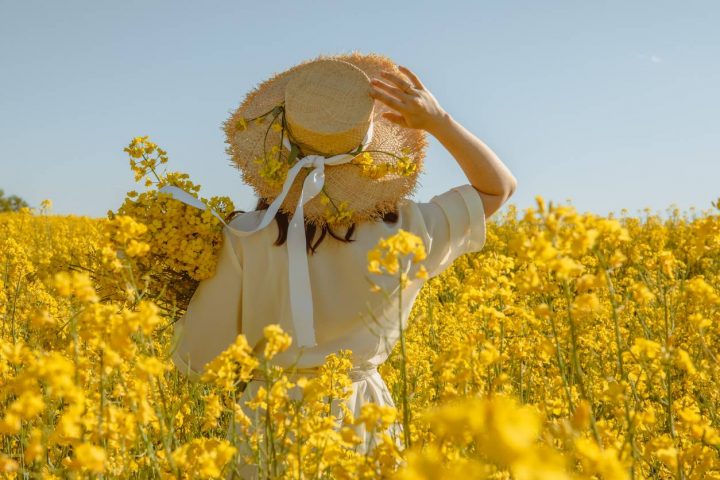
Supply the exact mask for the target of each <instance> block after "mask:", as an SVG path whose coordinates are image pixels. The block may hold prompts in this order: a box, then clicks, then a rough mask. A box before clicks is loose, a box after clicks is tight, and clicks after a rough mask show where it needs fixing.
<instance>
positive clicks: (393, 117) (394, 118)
mask: <svg viewBox="0 0 720 480" xmlns="http://www.w3.org/2000/svg"><path fill="white" fill-rule="evenodd" d="M382 116H383V117H384V118H387V119H388V120H390V121H391V122H392V123H396V124H398V125H400V126H402V127H407V126H408V125H407V122H406V121H405V117H403V116H402V115H399V114H397V113H392V112H385V113H383V114H382Z"/></svg>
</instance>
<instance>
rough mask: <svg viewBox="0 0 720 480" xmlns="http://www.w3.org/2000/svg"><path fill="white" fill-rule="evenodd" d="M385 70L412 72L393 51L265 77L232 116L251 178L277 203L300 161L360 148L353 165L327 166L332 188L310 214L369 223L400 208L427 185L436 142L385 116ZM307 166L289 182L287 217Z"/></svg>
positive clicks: (234, 147)
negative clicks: (379, 95) (428, 153)
mask: <svg viewBox="0 0 720 480" xmlns="http://www.w3.org/2000/svg"><path fill="white" fill-rule="evenodd" d="M383 70H388V71H391V72H394V73H397V74H399V75H401V76H402V75H403V74H402V73H401V72H400V71H399V69H398V68H397V66H396V65H395V63H394V62H393V61H392V60H390V59H389V58H388V57H386V56H383V55H378V54H367V55H364V54H360V53H357V52H352V53H350V54H344V55H320V56H318V57H316V58H315V59H312V60H308V61H305V62H302V63H300V64H298V65H296V66H294V67H292V68H290V69H288V70H286V71H284V72H281V73H277V74H274V75H273V76H271V77H270V78H269V79H267V80H265V81H263V82H262V83H260V84H259V85H258V86H257V87H255V88H254V89H253V90H252V91H251V92H250V93H248V94H247V95H246V97H245V99H244V100H243V101H242V103H241V104H240V106H239V107H238V108H237V109H236V110H235V111H234V112H233V113H232V115H231V116H230V118H229V119H228V120H226V121H225V122H224V123H223V130H224V131H225V134H226V137H227V138H226V142H225V143H227V144H228V146H227V147H226V151H227V153H228V154H229V155H230V156H231V158H232V164H234V165H235V166H236V167H237V168H238V169H239V170H240V172H241V174H242V178H243V181H244V182H245V183H247V184H248V185H250V186H251V187H252V188H253V190H254V191H255V193H256V194H257V195H258V196H259V197H262V198H264V199H266V201H267V202H268V203H270V202H272V201H273V200H274V199H275V198H276V197H278V196H279V195H280V194H281V192H282V190H283V184H284V183H285V180H286V179H287V170H288V168H290V167H292V165H293V164H294V163H297V161H298V159H301V158H303V157H305V156H309V155H320V156H323V157H330V156H333V155H338V154H343V153H351V154H352V155H353V157H354V159H353V160H352V161H350V162H346V163H342V164H336V165H332V164H326V168H325V169H324V173H325V181H324V187H323V189H322V192H321V193H319V194H318V195H316V196H314V197H313V198H312V199H311V200H309V201H308V202H307V203H306V204H305V206H304V216H305V218H306V220H307V221H308V222H310V223H313V224H315V225H323V224H325V223H334V224H349V223H359V222H363V221H367V220H371V219H377V218H379V217H380V216H381V215H382V214H384V213H386V212H388V211H392V210H394V209H395V208H396V204H397V202H398V200H400V199H402V198H404V197H408V196H411V195H412V194H413V193H414V191H415V189H416V188H417V181H418V178H417V177H418V175H419V173H420V172H421V171H422V166H423V159H424V157H425V149H426V146H427V140H426V136H425V132H424V131H423V130H420V129H409V128H404V127H401V126H399V125H397V124H394V123H392V122H390V121H389V120H387V119H385V118H384V117H382V113H384V112H386V111H392V110H391V109H390V108H389V107H387V106H386V105H385V104H383V103H382V102H379V101H378V102H375V101H374V99H373V98H372V97H370V95H369V93H370V91H371V88H372V87H371V84H370V77H379V76H380V72H381V71H383ZM368 130H369V131H368ZM368 137H371V139H370V141H369V143H368V144H367V145H365V146H364V147H363V145H362V142H363V140H364V139H365V140H367V138H368ZM363 152H365V153H364V154H363ZM303 172H308V170H307V169H303V170H302V171H299V172H298V174H297V177H296V178H295V179H294V181H293V183H292V185H288V186H286V187H288V188H289V189H288V190H287V194H286V196H285V198H284V200H283V202H282V203H281V206H280V210H281V211H283V212H285V213H287V214H292V213H293V212H294V211H295V207H296V205H297V202H298V199H299V197H300V194H301V190H302V188H303V179H304V178H305V177H306V175H304V174H303ZM341 212H342V213H343V214H340V215H339V213H341Z"/></svg>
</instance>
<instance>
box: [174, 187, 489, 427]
mask: <svg viewBox="0 0 720 480" xmlns="http://www.w3.org/2000/svg"><path fill="white" fill-rule="evenodd" d="M262 213H263V212H262V211H258V212H248V213H246V214H241V215H238V216H237V217H235V218H234V219H233V220H232V221H231V222H230V225H231V226H241V225H242V226H245V225H247V226H246V227H245V228H250V227H251V226H252V225H255V224H257V222H258V221H259V216H261V215H262ZM398 214H399V218H398V221H397V222H396V223H385V222H383V221H382V220H381V221H378V222H367V223H361V224H358V225H356V228H355V232H354V234H353V238H355V239H356V240H355V241H353V242H350V243H344V242H340V241H338V240H336V239H334V238H332V237H331V236H330V235H327V236H326V238H325V239H324V240H323V241H322V243H321V244H320V245H319V246H318V248H317V251H316V253H315V254H312V255H310V256H309V257H308V263H309V269H310V283H311V286H312V295H313V305H314V325H315V336H316V341H317V345H316V346H315V347H312V348H308V347H305V348H304V352H302V355H300V357H299V359H298V354H299V350H298V348H297V347H296V346H295V345H294V344H293V345H292V346H291V347H290V349H288V350H287V351H285V352H283V353H281V354H279V355H278V356H276V357H275V359H274V360H273V361H274V362H275V364H277V365H280V366H290V365H292V364H294V365H296V366H297V367H314V366H317V365H321V364H323V363H324V360H325V357H326V356H327V355H329V354H331V353H335V352H337V351H338V350H341V349H350V350H352V352H353V365H354V366H353V370H352V371H351V378H352V379H353V393H352V396H351V397H350V399H349V401H348V407H349V408H350V410H351V411H352V412H353V413H354V414H355V415H356V416H358V415H359V413H360V407H361V406H362V405H363V404H365V403H367V402H375V403H378V404H380V405H393V406H394V403H393V399H392V397H391V395H390V391H389V390H388V388H387V385H386V384H385V382H384V381H383V379H382V378H381V376H380V374H379V373H378V371H377V367H378V366H379V365H381V364H382V363H383V362H384V361H385V360H386V359H387V358H388V356H389V355H390V353H391V351H392V349H393V347H394V346H395V344H396V342H397V341H398V339H399V329H398V300H397V288H398V285H397V284H398V280H397V277H394V278H390V277H383V276H379V275H376V274H372V273H369V272H368V259H367V254H368V251H369V250H371V249H372V248H374V247H375V246H376V245H377V243H378V241H379V240H380V239H381V238H387V237H390V236H391V235H393V234H395V233H397V231H398V229H400V228H402V229H403V230H406V231H409V232H411V233H414V234H415V235H418V236H419V237H420V238H421V239H422V240H423V242H424V245H425V250H426V252H427V258H426V259H425V260H424V261H423V262H422V264H424V265H425V268H426V269H427V271H428V277H429V278H432V277H434V276H436V275H438V274H440V273H442V271H443V270H445V269H446V268H447V267H448V266H450V265H451V264H452V262H453V261H454V260H455V259H456V258H457V257H459V256H460V255H462V254H464V253H468V252H476V251H479V250H481V249H482V248H483V246H484V244H485V235H486V233H485V230H486V228H485V212H484V209H483V203H482V199H481V197H480V195H479V194H478V192H477V191H476V190H475V188H474V187H472V185H469V184H466V185H462V186H458V187H454V188H452V189H450V190H448V191H447V192H444V193H442V194H441V195H436V196H434V197H433V198H432V199H431V200H430V201H429V202H426V203H419V202H415V201H412V200H409V199H403V200H401V201H400V202H398ZM253 217H254V218H253ZM244 222H249V223H248V224H245V223H244ZM342 233H344V230H343V231H342ZM277 234H278V227H277V223H276V222H274V221H273V222H271V223H270V225H268V227H266V228H264V229H262V230H260V231H258V232H255V233H254V234H252V235H249V236H246V237H240V238H239V237H236V236H234V235H230V234H229V233H228V232H227V230H226V231H225V235H224V243H223V246H222V249H221V251H220V254H219V258H218V265H217V270H216V274H215V275H214V276H213V277H212V278H209V279H207V280H204V281H202V282H201V283H200V285H199V286H198V288H197V290H196V291H195V294H194V295H193V297H192V299H191V301H190V304H189V306H188V309H187V313H186V315H185V316H184V317H183V318H182V319H181V320H180V321H179V322H178V323H177V324H176V329H175V333H176V336H177V339H178V342H179V344H178V348H177V350H176V351H175V354H174V356H173V362H174V363H175V365H176V367H177V368H178V369H179V370H180V371H182V372H187V373H189V374H190V376H191V377H192V378H197V376H198V372H200V371H202V367H203V366H204V365H205V364H206V363H207V362H209V361H210V360H212V359H213V358H214V357H215V356H217V355H218V354H219V353H220V352H222V351H223V350H225V349H226V348H227V347H228V346H229V345H230V344H231V343H232V342H233V341H234V339H235V337H236V336H237V334H238V333H239V330H240V328H241V329H242V333H244V334H245V336H246V338H247V340H248V343H249V344H250V345H251V346H253V345H255V344H256V343H257V342H258V341H259V340H260V339H261V338H262V337H263V328H264V327H265V326H266V325H268V324H271V323H278V324H280V326H281V327H282V328H283V329H284V330H285V331H286V332H288V333H289V334H291V335H292V331H293V329H292V323H291V321H290V315H289V312H290V303H289V298H288V279H287V257H288V256H287V249H286V248H285V247H286V245H282V246H279V247H278V246H275V245H273V243H274V242H275V239H276V238H277ZM406 263H407V264H408V265H407V267H406V271H407V272H408V276H409V278H410V281H409V282H408V285H407V286H406V288H405V289H404V290H403V295H402V297H403V306H402V318H403V325H405V324H406V321H407V318H408V316H409V314H410V310H411V308H412V305H413V302H414V301H415V298H416V297H417V294H418V293H419V291H420V288H421V287H422V285H423V283H424V282H425V281H426V280H422V279H417V278H414V274H415V273H416V271H417V268H418V267H419V265H417V264H416V265H410V262H409V261H406ZM370 282H373V283H375V284H377V285H380V286H381V287H383V288H384V289H386V291H388V292H392V294H391V297H390V299H391V301H388V299H387V298H386V296H385V295H383V294H382V293H379V292H371V291H370V285H371V284H370ZM296 360H297V361H296ZM260 385H262V382H260V381H252V382H250V383H249V385H248V387H247V389H246V391H245V393H244V395H243V398H244V399H249V398H252V397H253V396H254V395H255V392H256V391H257V388H258V387H259V386H260ZM241 405H243V406H244V402H243V401H242V399H241ZM357 433H358V434H359V436H360V437H361V439H363V441H365V440H366V439H365V438H364V435H365V432H364V428H363V427H362V426H360V427H358V428H357Z"/></svg>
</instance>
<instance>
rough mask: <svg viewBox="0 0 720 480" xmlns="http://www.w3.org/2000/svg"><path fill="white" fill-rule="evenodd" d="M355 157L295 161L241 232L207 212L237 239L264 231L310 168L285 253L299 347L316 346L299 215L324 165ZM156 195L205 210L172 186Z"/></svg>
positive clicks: (319, 184)
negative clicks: (270, 198)
mask: <svg viewBox="0 0 720 480" xmlns="http://www.w3.org/2000/svg"><path fill="white" fill-rule="evenodd" d="M372 135H373V122H372V120H371V121H370V126H369V128H368V131H367V133H366V134H365V138H364V139H363V141H362V144H361V148H362V149H365V148H366V147H367V145H368V144H369V143H370V141H371V140H372ZM283 146H284V147H285V148H287V149H288V150H291V146H290V142H289V141H288V139H287V138H283ZM354 157H355V156H354V155H351V154H349V153H341V154H339V155H334V156H331V157H324V156H322V155H307V156H305V157H303V158H301V159H299V160H298V161H297V163H295V165H293V166H292V167H291V168H290V169H289V170H288V173H287V177H286V178H285V183H284V184H283V188H282V191H281V192H280V194H279V195H278V196H277V197H276V198H275V200H273V202H272V203H271V204H270V206H269V207H268V209H267V210H266V211H265V214H264V215H263V216H262V219H261V220H260V223H259V224H258V225H257V226H256V227H255V228H253V229H251V230H242V229H240V228H237V227H231V226H230V225H228V224H227V223H226V222H225V220H224V219H223V218H222V216H220V215H219V214H218V213H217V212H216V211H214V210H212V209H210V211H211V212H212V214H213V215H215V217H217V218H218V219H219V220H220V222H221V223H222V224H223V225H225V227H227V228H228V229H229V230H230V233H232V234H233V235H235V236H237V237H246V236H248V235H250V234H252V233H255V232H257V231H259V230H262V229H263V228H265V227H266V226H267V225H268V224H270V222H271V221H272V220H273V219H274V218H275V214H276V213H277V211H278V210H279V209H280V205H282V203H283V201H284V200H285V197H286V196H287V193H288V191H289V190H290V187H291V186H292V184H293V182H294V181H295V177H297V174H298V173H299V172H300V170H301V169H302V168H312V169H313V170H312V171H311V172H310V174H308V176H307V177H305V181H304V182H303V187H302V191H301V192H300V198H299V199H298V203H297V206H296V207H295V212H294V213H293V216H292V218H291V220H290V225H289V227H288V236H287V252H288V282H289V283H288V285H289V290H290V309H291V314H292V322H293V328H294V329H295V332H294V333H295V340H296V342H297V345H298V346H300V347H314V346H315V345H317V343H316V341H315V326H314V324H313V301H312V290H311V287H310V270H309V268H308V259H307V239H306V237H305V215H304V212H303V207H304V205H305V204H306V203H307V202H309V201H310V200H312V199H313V198H314V197H315V196H316V195H317V194H318V193H320V192H321V191H322V188H323V185H325V165H340V164H343V163H348V162H350V161H351V160H352V159H353V158H354ZM159 192H163V193H167V194H169V195H170V196H171V197H173V198H175V199H176V200H179V201H181V202H183V203H185V204H187V205H190V206H193V207H196V208H199V209H201V210H205V209H207V208H208V207H207V205H205V204H204V203H202V202H201V201H200V200H199V199H197V198H195V197H194V196H192V195H190V194H189V193H188V192H186V191H185V190H183V189H181V188H179V187H176V186H173V185H166V186H164V187H162V188H160V190H159Z"/></svg>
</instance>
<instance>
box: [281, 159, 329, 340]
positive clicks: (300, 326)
mask: <svg viewBox="0 0 720 480" xmlns="http://www.w3.org/2000/svg"><path fill="white" fill-rule="evenodd" d="M324 180H325V175H324V172H323V171H322V168H319V169H316V170H314V171H313V172H312V173H311V174H310V175H308V176H307V177H306V178H305V183H304V184H303V189H302V192H301V193H300V198H299V199H298V203H297V205H296V206H295V213H294V214H293V217H292V219H291V220H290V226H289V228H288V237H287V252H288V281H289V285H290V307H291V311H292V320H293V328H294V329H295V338H296V339H297V344H298V346H299V347H314V346H316V345H317V343H316V340H315V321H314V317H313V298H312V288H311V285H310V267H309V264H308V256H307V238H306V237H305V215H304V212H303V205H304V204H305V203H307V202H309V201H310V200H311V199H312V198H313V197H314V196H315V195H317V194H318V193H319V192H320V190H321V189H322V184H323V183H324ZM306 195H307V196H306Z"/></svg>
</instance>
